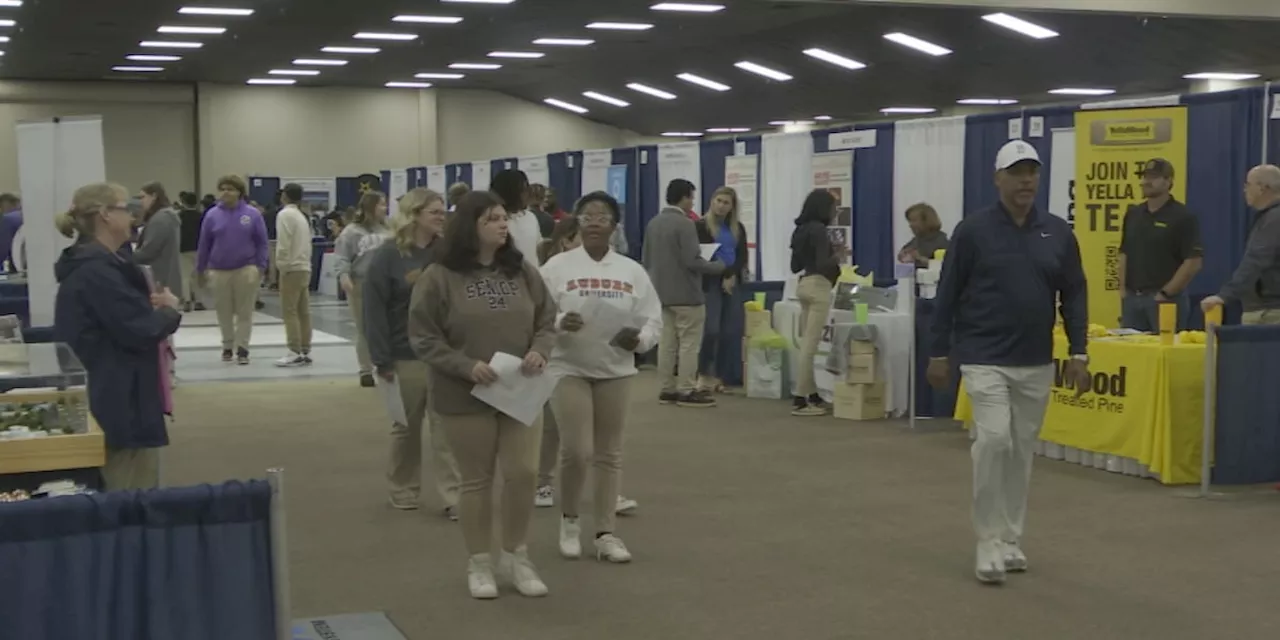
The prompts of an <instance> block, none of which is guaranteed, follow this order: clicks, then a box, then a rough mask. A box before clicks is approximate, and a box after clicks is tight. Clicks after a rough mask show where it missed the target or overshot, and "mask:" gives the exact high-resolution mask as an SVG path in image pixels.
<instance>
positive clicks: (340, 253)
mask: <svg viewBox="0 0 1280 640" xmlns="http://www.w3.org/2000/svg"><path fill="white" fill-rule="evenodd" d="M390 235H391V229H390V228H388V227H387V197H386V196H385V195H383V194H382V192H381V191H368V192H366V193H365V194H364V195H362V196H360V202H359V203H358V204H357V205H356V213H355V217H354V218H352V220H351V224H349V225H347V227H346V228H345V229H343V230H342V234H341V235H339V236H338V239H337V241H335V242H334V245H333V253H334V255H335V256H337V258H336V260H335V261H334V262H335V265H334V270H335V271H336V272H337V274H338V283H339V284H340V285H342V290H343V291H345V292H346V294H347V308H348V309H350V310H351V316H352V318H353V319H354V320H355V323H356V359H357V360H358V361H359V362H360V386H362V387H372V386H373V363H372V362H371V361H370V360H369V345H368V343H367V342H366V340H365V336H364V317H363V316H364V314H363V313H362V312H361V310H362V309H363V308H364V304H363V300H362V294H363V289H362V285H363V283H364V276H365V271H366V270H367V269H368V268H369V256H371V255H373V251H374V249H377V248H378V247H379V246H380V245H382V243H383V242H384V241H386V239H387V238H388V237H390Z"/></svg>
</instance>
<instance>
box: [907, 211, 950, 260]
mask: <svg viewBox="0 0 1280 640" xmlns="http://www.w3.org/2000/svg"><path fill="white" fill-rule="evenodd" d="M903 215H904V216H905V217H906V219H907V224H908V225H910V226H911V235H912V238H911V240H909V241H908V242H907V243H906V244H904V245H902V250H901V251H899V252H898V262H901V263H903V264H912V263H914V264H915V265H916V266H917V267H920V268H922V269H923V268H926V267H928V266H929V260H930V259H931V258H933V255H934V254H935V253H936V252H938V251H939V250H942V251H945V250H946V249H947V242H948V240H947V234H946V233H944V232H943V231H942V220H940V219H939V218H938V212H937V210H936V209H934V208H933V207H932V206H930V205H929V204H928V203H927V202H920V203H916V204H913V205H911V206H909V207H907V211H906V213H904V214H903Z"/></svg>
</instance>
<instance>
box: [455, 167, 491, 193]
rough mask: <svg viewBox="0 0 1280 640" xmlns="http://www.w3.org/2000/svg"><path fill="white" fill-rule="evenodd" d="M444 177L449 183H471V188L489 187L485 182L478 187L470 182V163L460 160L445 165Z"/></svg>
mask: <svg viewBox="0 0 1280 640" xmlns="http://www.w3.org/2000/svg"><path fill="white" fill-rule="evenodd" d="M444 177H445V178H446V182H448V183H449V184H451V185H452V184H453V183H455V182H463V183H466V184H468V185H471V188H472V189H476V188H480V189H488V188H489V185H487V184H486V185H481V186H480V187H477V186H476V185H474V184H471V163H470V162H462V163H458V164H449V165H445V167H444Z"/></svg>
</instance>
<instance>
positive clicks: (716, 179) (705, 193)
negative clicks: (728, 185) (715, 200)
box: [698, 139, 733, 211]
mask: <svg viewBox="0 0 1280 640" xmlns="http://www.w3.org/2000/svg"><path fill="white" fill-rule="evenodd" d="M698 155H699V159H698V161H699V164H700V165H701V167H702V193H700V194H698V195H699V196H700V197H701V198H702V205H701V208H700V209H698V211H706V210H708V209H710V208H711V194H712V192H714V191H715V190H716V189H719V188H720V187H723V186H724V163H725V159H727V158H728V157H729V156H731V155H733V140H731V139H725V140H705V141H703V142H702V143H701V144H699V145H698Z"/></svg>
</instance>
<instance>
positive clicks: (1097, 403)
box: [1050, 358, 1129, 413]
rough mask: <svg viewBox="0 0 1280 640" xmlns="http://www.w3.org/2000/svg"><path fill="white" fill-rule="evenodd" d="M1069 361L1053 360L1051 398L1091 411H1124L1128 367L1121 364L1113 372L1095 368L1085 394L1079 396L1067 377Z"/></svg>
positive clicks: (1057, 401)
mask: <svg viewBox="0 0 1280 640" xmlns="http://www.w3.org/2000/svg"><path fill="white" fill-rule="evenodd" d="M1067 362H1069V361H1068V360H1062V359H1060V358H1054V360H1053V389H1051V390H1050V391H1051V392H1052V394H1053V398H1052V400H1053V401H1054V402H1056V403H1058V404H1062V405H1066V406H1069V407H1076V408H1079V409H1089V410H1091V411H1104V412H1106V413H1124V401H1125V397H1126V396H1127V395H1128V382H1129V368H1128V367H1120V368H1118V369H1116V371H1115V372H1114V373H1111V372H1107V371H1094V372H1093V377H1092V378H1090V380H1089V382H1090V384H1089V388H1088V389H1086V390H1085V394H1084V395H1083V396H1080V397H1078V398H1077V397H1076V389H1075V385H1073V384H1072V383H1071V381H1070V380H1069V379H1068V378H1067Z"/></svg>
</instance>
